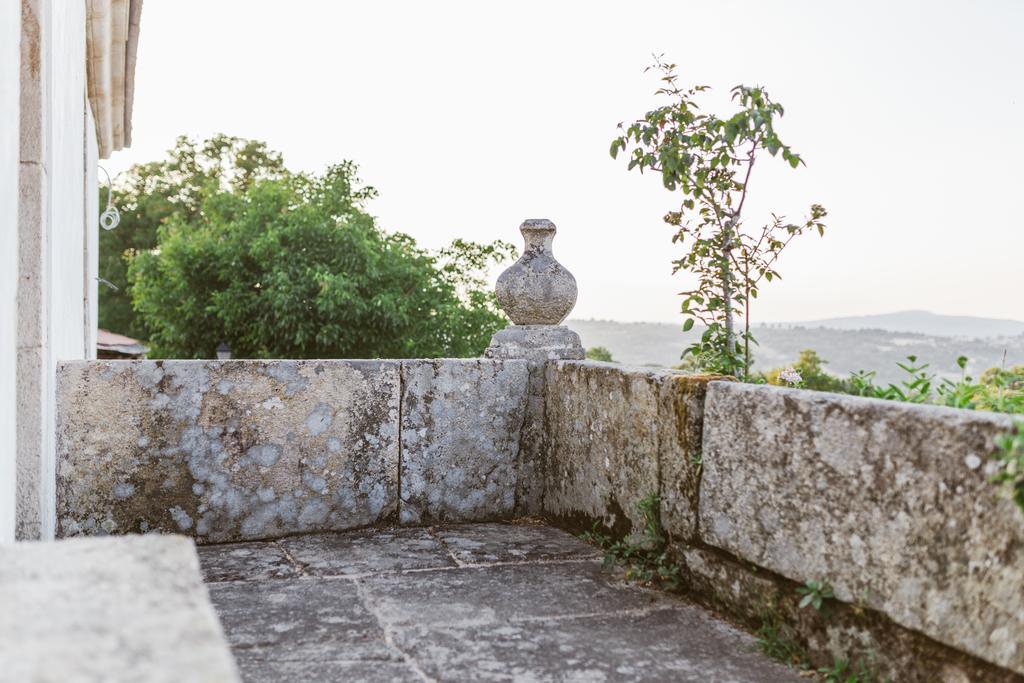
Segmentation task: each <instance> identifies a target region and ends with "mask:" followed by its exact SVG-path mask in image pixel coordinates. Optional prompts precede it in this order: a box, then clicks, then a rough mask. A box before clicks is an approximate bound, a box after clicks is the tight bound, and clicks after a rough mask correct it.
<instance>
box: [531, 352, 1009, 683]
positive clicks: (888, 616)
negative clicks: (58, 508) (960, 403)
mask: <svg viewBox="0 0 1024 683" xmlns="http://www.w3.org/2000/svg"><path fill="white" fill-rule="evenodd" d="M708 379H711V378H700V377H687V376H680V375H676V374H672V373H667V372H662V371H652V370H646V369H638V368H632V369H631V368H623V367H621V366H618V365H613V364H608V363H593V362H572V361H565V362H557V363H549V364H548V366H547V382H546V404H545V407H546V419H545V468H546V474H545V478H544V510H545V512H546V513H547V514H548V515H550V516H551V517H553V518H554V519H556V520H559V521H561V522H562V523H565V524H567V525H569V526H572V527H574V528H577V529H578V528H583V527H588V526H589V525H590V524H591V523H593V522H594V521H598V522H600V523H601V524H602V525H603V526H604V527H605V528H606V529H609V530H611V531H612V532H613V533H614V535H616V536H619V537H622V536H625V535H628V534H630V533H636V532H638V531H640V528H641V526H642V524H643V518H642V515H641V514H640V513H639V511H638V510H637V509H636V504H637V502H638V501H640V500H641V499H642V498H644V497H645V496H647V495H650V494H651V493H655V492H657V493H659V495H660V497H661V506H660V514H661V519H662V524H663V526H664V527H665V530H666V531H667V532H668V533H669V535H670V537H671V539H672V547H673V548H674V550H675V554H676V556H677V560H678V562H679V563H680V566H681V568H682V571H683V575H684V577H685V580H686V582H687V583H688V585H689V586H690V590H692V591H693V593H694V594H695V596H696V597H698V598H699V599H702V600H704V601H705V602H707V603H708V604H710V605H712V606H714V607H717V608H720V609H722V610H723V611H726V612H730V613H732V614H734V615H735V616H737V617H738V618H741V619H743V620H745V621H747V622H748V623H750V624H752V625H759V624H764V623H765V621H766V620H778V621H780V622H781V623H785V624H787V625H788V626H787V628H789V632H790V633H791V634H792V635H793V637H795V638H797V639H798V640H800V641H801V642H802V643H803V644H804V646H805V647H806V648H807V650H808V654H809V655H811V657H812V659H814V660H815V665H826V666H827V665H830V664H831V663H832V658H833V657H846V656H849V657H851V659H853V660H856V659H858V658H862V659H864V660H865V661H869V662H873V665H874V666H875V667H876V669H877V670H878V671H880V672H881V673H883V674H888V675H891V676H895V677H896V680H913V681H932V680H943V681H967V680H971V681H975V680H978V681H981V680H1017V677H1015V676H1014V675H1013V674H1010V673H1009V672H1008V671H1007V669H1009V670H1012V671H1016V672H1018V673H1024V516H1022V515H1021V514H1020V512H1019V511H1018V510H1017V509H1016V508H1015V507H1014V506H1013V504H1012V503H1011V502H1010V501H1008V500H1005V499H1002V498H1000V497H998V496H997V493H996V489H995V487H994V486H993V485H992V484H991V483H990V482H989V479H990V478H991V475H992V473H993V466H994V465H993V463H992V462H991V460H990V459H989V454H990V453H991V452H992V450H993V437H994V436H996V435H997V434H999V433H1002V432H1005V431H1007V430H1008V429H1010V428H1011V424H1012V421H1011V420H1010V419H1009V418H1008V417H1007V416H1002V415H996V414H992V413H983V412H972V411H965V410H952V409H946V408H937V407H931V406H917V405H908V404H899V403H893V402H884V401H877V400H869V399H860V398H855V397H848V396H840V395H836V394H826V393H820V392H810V391H797V390H787V389H780V388H778V387H770V386H757V385H748V384H739V383H734V382H722V381H713V382H710V383H709V382H708ZM705 393H706V396H707V397H706V400H705ZM809 580H814V581H820V582H827V583H828V584H829V585H831V586H832V587H833V588H834V591H835V596H836V599H835V600H832V601H831V603H830V604H831V606H830V610H829V614H830V615H831V616H825V615H821V614H818V613H817V612H815V611H814V610H811V609H801V608H799V607H798V605H797V603H798V601H799V598H800V595H799V593H798V592H797V591H796V588H797V587H798V586H801V585H803V584H804V583H805V582H806V581H809ZM946 646H948V647H946ZM963 653H968V654H963ZM986 662H990V663H992V664H996V665H998V666H999V667H1004V668H1003V669H998V668H996V667H994V666H991V664H986Z"/></svg>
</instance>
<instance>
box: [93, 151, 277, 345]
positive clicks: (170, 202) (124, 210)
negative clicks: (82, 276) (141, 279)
mask: <svg viewBox="0 0 1024 683" xmlns="http://www.w3.org/2000/svg"><path fill="white" fill-rule="evenodd" d="M285 175H286V171H285V168H284V163H283V161H282V159H281V155H280V154H278V153H276V152H273V151H271V150H269V149H267V146H266V144H264V143H262V142H259V141H256V140H243V139H240V138H236V137H231V136H228V135H216V136H214V137H212V138H210V139H209V140H206V141H204V142H203V143H201V144H197V143H196V142H194V141H192V140H190V139H188V138H186V137H179V138H178V140H177V142H176V143H175V146H174V148H173V149H171V150H170V152H169V153H168V156H167V158H165V159H162V160H159V161H153V162H150V163H146V164H136V165H135V166H132V167H131V168H130V169H129V170H128V171H126V172H125V173H124V174H122V175H121V176H120V177H119V178H118V179H117V183H116V185H115V187H114V192H113V200H114V205H115V206H117V207H118V209H119V211H120V213H121V223H120V225H119V226H118V227H117V228H115V229H114V230H109V231H108V230H101V231H100V243H99V274H100V277H102V278H103V279H105V280H107V281H109V282H111V283H112V284H113V285H114V286H116V287H117V289H116V290H114V289H112V288H110V287H107V286H104V285H102V284H101V285H100V289H99V296H100V299H99V326H100V327H102V328H104V329H108V330H111V331H113V332H118V333H121V334H127V335H129V336H132V337H138V338H140V339H145V338H146V337H147V330H146V328H145V326H144V325H143V323H142V320H140V319H139V317H138V315H137V314H136V312H135V310H134V309H133V308H132V299H131V282H130V281H129V279H128V263H129V262H130V261H131V259H132V258H133V257H134V256H135V255H137V254H140V253H142V252H145V251H149V250H151V249H154V248H155V247H156V246H157V230H158V228H159V227H160V226H161V225H163V224H164V223H166V222H167V221H168V220H170V219H171V218H172V217H176V218H177V219H179V220H182V221H185V222H187V223H192V222H195V221H197V220H198V219H199V218H200V211H201V210H202V206H203V202H204V201H205V200H206V198H207V197H209V196H211V195H213V194H217V193H220V192H222V191H225V190H233V191H235V192H244V191H245V190H246V189H247V188H248V187H249V186H250V185H252V183H253V182H255V181H256V180H260V179H266V178H282V177H284V176H285ZM105 204H106V188H104V189H103V190H101V194H100V206H104V205H105Z"/></svg>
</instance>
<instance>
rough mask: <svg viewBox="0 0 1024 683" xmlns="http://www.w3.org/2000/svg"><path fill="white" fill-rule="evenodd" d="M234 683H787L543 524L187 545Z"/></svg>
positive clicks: (714, 621) (704, 617)
mask: <svg viewBox="0 0 1024 683" xmlns="http://www.w3.org/2000/svg"><path fill="white" fill-rule="evenodd" d="M199 556H200V560H201V563H202V567H203V573H204V576H205V578H206V581H207V584H208V587H209V589H210V596H211V597H212V599H213V603H214V605H215V606H216V608H217V611H218V613H219V614H220V617H221V621H222V623H223V625H224V629H225V631H226V633H227V638H228V641H229V642H230V643H231V647H232V650H233V651H234V654H235V656H236V658H237V661H238V665H239V669H240V670H241V673H242V678H243V680H245V681H275V682H276V681H425V680H428V681H429V680H438V681H492V680H493V681H499V680H500V681H508V680H516V681H632V680H645V681H703V682H713V681H772V682H774V681H799V680H805V679H801V678H800V677H799V676H798V675H797V673H796V672H795V671H793V670H791V669H787V668H785V667H783V666H781V665H780V664H777V663H776V662H773V661H771V660H769V659H767V658H766V657H764V656H763V655H762V654H760V653H758V652H757V651H756V649H755V646H754V640H753V638H752V637H751V636H750V635H748V634H746V633H744V632H742V631H739V630H737V629H736V628H734V627H733V626H731V625H729V624H727V623H726V622H724V621H722V620H720V619H718V618H716V617H715V616H713V615H712V614H710V613H708V612H707V611H705V610H703V609H701V608H700V607H697V606H694V605H691V604H689V603H686V602H684V601H682V600H679V599H677V598H674V597H672V596H669V595H666V594H664V593H660V592H657V591H654V590H648V589H645V588H641V587H638V586H635V585H631V584H627V583H624V582H623V581H622V580H621V579H620V578H618V577H617V576H616V575H615V574H614V573H613V572H611V571H608V570H606V569H604V568H603V567H602V564H601V555H600V552H599V551H598V550H597V549H595V548H593V547H591V546H589V545H587V544H585V543H583V542H581V541H579V540H577V539H575V538H574V537H573V536H571V535H569V534H567V533H565V532H563V531H560V530H557V529H554V528H551V527H547V526H537V525H515V524H466V525H457V526H446V527H435V528H398V529H387V530H380V529H374V530H363V531H356V532H346V533H339V534H321V535H312V536H296V537H292V538H286V539H282V540H279V541H267V542H258V543H233V544H226V545H213V546H204V547H201V548H200V549H199Z"/></svg>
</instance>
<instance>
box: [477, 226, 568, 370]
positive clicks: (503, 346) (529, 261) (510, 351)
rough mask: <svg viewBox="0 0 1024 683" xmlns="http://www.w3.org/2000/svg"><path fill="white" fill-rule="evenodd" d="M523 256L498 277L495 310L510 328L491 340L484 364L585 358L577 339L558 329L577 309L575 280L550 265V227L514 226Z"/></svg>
mask: <svg viewBox="0 0 1024 683" xmlns="http://www.w3.org/2000/svg"><path fill="white" fill-rule="evenodd" d="M519 231H520V232H521V233H522V234H523V239H524V240H525V241H526V247H525V249H524V250H523V255H522V257H520V259H519V260H518V261H516V262H515V263H514V264H512V265H511V266H510V267H509V268H508V269H507V270H506V271H505V272H504V273H502V274H501V275H500V276H499V277H498V283H497V285H496V286H495V291H496V293H497V295H498V305H500V306H501V310H503V311H504V312H505V314H506V315H508V317H509V318H511V319H512V322H513V323H514V324H513V325H510V326H509V327H506V328H505V329H504V330H501V331H499V332H497V333H496V334H495V335H494V336H493V337H492V338H491V345H490V346H489V347H487V350H486V351H485V352H484V356H486V357H487V358H524V359H527V360H531V361H546V360H556V359H563V360H579V359H582V358H583V357H584V356H585V355H586V354H585V352H584V350H583V346H582V344H580V337H579V335H578V334H576V333H575V332H573V331H572V330H570V329H569V328H568V327H564V326H562V325H560V324H559V323H561V322H562V321H563V320H565V318H566V316H568V315H569V312H570V311H572V308H573V306H575V305H576V293H577V289H576V278H574V277H573V276H572V273H570V272H569V271H568V270H566V268H565V266H563V265H562V264H561V263H559V262H558V261H556V260H555V257H554V255H553V254H552V253H551V242H552V240H554V238H555V232H556V231H557V229H556V228H555V224H554V223H552V222H551V221H549V220H546V219H543V218H540V219H530V220H526V221H523V224H522V225H520V226H519Z"/></svg>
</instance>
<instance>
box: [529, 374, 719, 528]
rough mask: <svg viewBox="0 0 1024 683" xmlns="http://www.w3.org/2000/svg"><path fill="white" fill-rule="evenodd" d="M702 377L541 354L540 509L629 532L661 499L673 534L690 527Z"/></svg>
mask: <svg viewBox="0 0 1024 683" xmlns="http://www.w3.org/2000/svg"><path fill="white" fill-rule="evenodd" d="M710 379H712V377H704V376H688V375H682V374H680V373H674V372H669V371H663V370H650V369H646V368H624V367H622V366H620V365H616V364H614V363H600V362H596V361H583V362H577V361H558V362H552V363H548V366H547V383H546V402H545V443H544V450H545V458H544V460H545V474H544V477H545V479H544V504H543V506H544V510H545V512H546V513H547V514H549V515H552V516H554V517H556V518H560V519H561V520H562V521H563V522H566V523H568V524H570V525H572V526H577V527H578V526H580V525H585V524H587V523H589V522H590V521H594V520H599V521H600V522H601V523H602V524H603V525H604V526H605V527H607V528H608V529H611V530H613V531H615V532H617V533H619V534H627V533H630V532H638V531H640V530H641V529H642V528H643V523H644V520H643V515H642V514H640V512H639V511H638V509H637V505H638V503H639V502H640V501H641V500H642V499H644V498H646V497H648V496H651V495H659V496H660V497H661V500H662V503H663V505H662V512H661V514H662V521H663V523H664V525H665V527H666V528H667V529H668V530H669V532H670V533H672V534H673V535H674V536H676V537H678V538H680V539H690V538H692V537H693V536H694V534H695V533H696V510H697V482H698V472H699V468H700V465H699V463H700V454H701V444H700V440H701V424H702V422H701V419H702V414H703V406H704V391H705V387H706V386H707V383H708V381H709V380H710Z"/></svg>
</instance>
